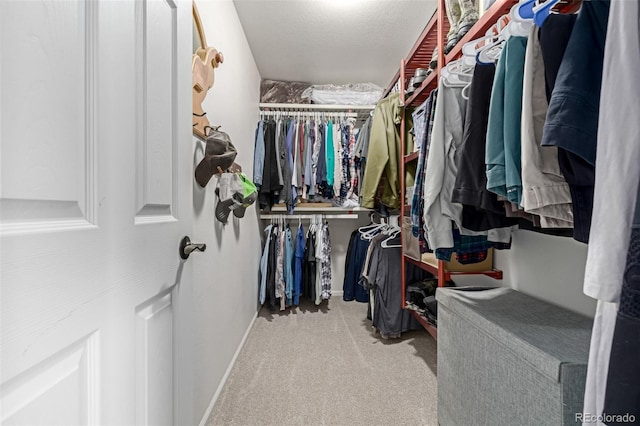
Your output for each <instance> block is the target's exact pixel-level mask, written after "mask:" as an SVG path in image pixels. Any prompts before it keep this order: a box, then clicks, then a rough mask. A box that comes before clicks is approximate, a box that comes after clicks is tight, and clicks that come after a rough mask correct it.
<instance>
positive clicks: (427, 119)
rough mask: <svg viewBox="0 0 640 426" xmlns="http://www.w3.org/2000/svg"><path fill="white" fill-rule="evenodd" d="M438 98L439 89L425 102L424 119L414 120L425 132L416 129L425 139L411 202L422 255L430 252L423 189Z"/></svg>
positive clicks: (414, 229)
mask: <svg viewBox="0 0 640 426" xmlns="http://www.w3.org/2000/svg"><path fill="white" fill-rule="evenodd" d="M436 97H437V89H436V90H434V91H432V92H431V94H430V95H429V97H428V98H427V100H426V101H425V103H424V104H423V105H424V109H425V113H424V116H423V119H418V120H416V119H414V122H413V123H414V128H417V127H418V126H424V131H422V130H420V129H416V131H415V133H416V137H424V140H422V141H420V142H419V144H420V152H419V154H418V167H417V168H416V177H415V186H414V191H413V198H412V200H411V233H412V234H413V236H414V237H417V238H418V240H419V241H420V253H426V252H427V251H429V247H428V245H427V239H426V237H425V233H424V219H423V216H424V201H423V191H422V189H423V187H424V177H425V174H426V169H427V167H426V166H427V154H428V151H429V143H428V141H429V139H430V136H431V132H430V126H429V123H431V125H432V124H433V120H432V118H433V114H432V112H433V110H434V108H433V107H434V106H435V102H436Z"/></svg>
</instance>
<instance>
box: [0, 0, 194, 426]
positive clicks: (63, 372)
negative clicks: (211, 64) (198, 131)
mask: <svg viewBox="0 0 640 426" xmlns="http://www.w3.org/2000/svg"><path fill="white" fill-rule="evenodd" d="M191 34H192V30H191V4H190V2H188V1H183V0H135V1H134V0H126V1H124V0H118V1H114V0H86V1H85V0H41V1H24V0H2V1H0V82H1V85H0V94H1V104H0V138H1V139H0V143H1V145H0V147H1V151H0V156H1V176H2V180H1V193H0V198H1V201H0V202H1V204H0V225H1V228H0V237H1V238H0V242H1V244H2V247H1V268H2V271H1V277H0V278H1V288H0V290H1V310H2V311H1V312H2V313H1V334H2V337H1V344H2V346H1V353H0V356H1V357H2V358H1V360H2V361H1V367H0V368H1V370H0V372H1V377H0V379H1V380H0V382H1V385H0V386H1V389H0V390H1V399H0V401H1V405H0V406H1V410H2V411H1V413H0V420H1V423H2V424H3V425H4V424H7V425H9V424H24V425H39V424H43V425H44V424H46V425H73V424H118V425H132V424H149V425H162V424H192V423H193V421H192V418H193V406H192V393H193V390H192V377H191V374H192V373H191V368H192V366H191V354H190V351H191V348H192V344H191V341H190V335H189V333H188V331H189V330H190V329H191V324H190V318H189V316H190V311H191V306H190V303H191V293H192V288H191V279H192V277H191V267H190V262H189V261H188V260H187V261H186V262H181V259H180V258H179V256H178V244H179V242H180V239H181V238H182V237H183V236H184V235H188V234H189V233H190V232H191V229H192V228H191V227H192V214H193V212H192V210H193V207H192V182H193V177H192V176H193V170H192V169H193V167H192V163H193V152H192V148H191V147H192V139H191V138H192V137H191V129H190V122H191V112H190V108H191V102H190V99H191V74H190V62H191V61H190V58H191V52H190V51H191ZM191 237H194V238H193V239H194V240H197V238H195V237H196V236H193V235H192V236H191ZM197 255H202V254H192V256H197Z"/></svg>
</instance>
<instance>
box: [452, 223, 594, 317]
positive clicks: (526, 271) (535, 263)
mask: <svg viewBox="0 0 640 426" xmlns="http://www.w3.org/2000/svg"><path fill="white" fill-rule="evenodd" d="M494 253H495V257H494V266H495V267H496V268H498V269H501V270H502V271H503V272H504V278H503V280H502V281H496V280H493V279H491V278H487V277H476V276H467V277H455V278H454V280H455V281H456V283H457V284H458V285H487V286H495V285H499V286H507V287H511V288H514V289H516V290H519V291H522V292H523V293H527V294H530V295H532V296H534V297H537V298H539V299H543V300H546V301H548V302H550V303H553V304H555V305H559V306H562V307H565V308H567V309H570V310H572V311H574V312H578V313H582V314H584V315H588V316H590V317H593V315H594V313H595V306H596V304H595V301H594V300H593V299H591V298H589V297H587V296H585V295H584V293H583V292H582V283H583V281H584V268H585V263H586V261H587V246H586V245H585V244H582V243H579V242H577V241H574V240H573V239H571V238H563V237H554V236H550V235H542V234H538V233H535V232H531V231H516V232H514V234H513V240H512V244H511V250H496V251H495V252H494Z"/></svg>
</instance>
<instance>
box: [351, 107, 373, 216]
mask: <svg viewBox="0 0 640 426" xmlns="http://www.w3.org/2000/svg"><path fill="white" fill-rule="evenodd" d="M370 130H371V117H367V120H366V121H365V122H364V124H363V125H362V128H361V129H360V132H359V133H358V138H357V140H356V147H355V154H354V157H355V161H356V164H357V173H358V202H359V203H360V204H362V192H363V191H362V188H363V180H364V171H365V169H366V166H367V155H368V152H369V136H370Z"/></svg>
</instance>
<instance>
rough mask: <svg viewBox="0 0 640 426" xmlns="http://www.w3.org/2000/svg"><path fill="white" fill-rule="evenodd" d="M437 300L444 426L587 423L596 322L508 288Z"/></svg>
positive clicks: (447, 293) (450, 292)
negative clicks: (589, 365) (585, 403)
mask: <svg viewBox="0 0 640 426" xmlns="http://www.w3.org/2000/svg"><path fill="white" fill-rule="evenodd" d="M436 299H437V300H438V421H439V423H440V425H441V426H453V425H459V426H470V425H491V426H500V425H508V426H511V425H518V426H520V425H535V426H542V425H554V426H557V425H573V424H580V423H581V422H579V421H578V422H576V413H581V412H582V404H583V396H584V383H585V378H586V372H587V360H588V356H589V340H590V336H591V326H592V320H591V319H589V318H587V317H584V316H581V315H578V314H575V313H573V312H570V311H568V310H566V309H562V308H559V307H557V306H554V305H551V304H549V303H546V302H543V301H540V300H538V299H535V298H533V297H530V296H527V295H525V294H523V293H520V292H517V291H514V290H511V289H506V288H497V289H490V290H483V291H464V288H463V289H450V288H439V289H438V291H437V293H436Z"/></svg>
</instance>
